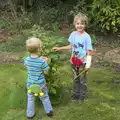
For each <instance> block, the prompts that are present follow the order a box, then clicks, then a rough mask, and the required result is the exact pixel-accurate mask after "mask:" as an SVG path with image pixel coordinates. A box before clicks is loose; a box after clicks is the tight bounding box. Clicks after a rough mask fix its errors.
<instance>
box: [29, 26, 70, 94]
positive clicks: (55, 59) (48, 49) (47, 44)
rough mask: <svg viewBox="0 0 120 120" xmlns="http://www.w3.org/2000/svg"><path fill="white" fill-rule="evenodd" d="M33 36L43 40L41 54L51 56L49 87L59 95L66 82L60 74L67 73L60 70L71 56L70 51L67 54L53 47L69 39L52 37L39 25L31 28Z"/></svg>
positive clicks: (47, 77)
mask: <svg viewBox="0 0 120 120" xmlns="http://www.w3.org/2000/svg"><path fill="white" fill-rule="evenodd" d="M31 34H32V36H35V37H38V38H40V39H41V40H42V42H43V46H42V50H41V52H40V55H43V56H47V57H48V58H49V62H48V64H49V66H50V70H49V74H48V75H47V76H46V80H47V84H48V88H49V91H50V93H51V94H53V95H57V93H58V92H59V90H60V88H61V87H62V85H63V84H64V81H62V80H61V79H60V76H61V75H62V76H64V75H65V73H61V72H59V70H60V66H62V65H63V64H66V60H67V59H68V57H69V53H66V55H63V54H61V52H55V51H53V50H52V47H53V46H55V45H65V44H66V43H67V40H65V38H64V37H59V36H55V37H51V36H49V37H48V35H47V33H45V32H44V29H43V28H42V27H39V26H36V25H35V26H33V28H32V30H31Z"/></svg>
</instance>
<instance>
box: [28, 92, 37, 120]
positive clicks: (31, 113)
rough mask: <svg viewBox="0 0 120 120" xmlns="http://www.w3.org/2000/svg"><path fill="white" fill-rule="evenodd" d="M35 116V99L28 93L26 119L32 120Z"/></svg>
mask: <svg viewBox="0 0 120 120" xmlns="http://www.w3.org/2000/svg"><path fill="white" fill-rule="evenodd" d="M34 115H35V97H34V95H33V94H32V93H28V103H27V117H28V118H32V117H33V116H34Z"/></svg>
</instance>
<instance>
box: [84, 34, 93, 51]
mask: <svg viewBox="0 0 120 120" xmlns="http://www.w3.org/2000/svg"><path fill="white" fill-rule="evenodd" d="M86 49H87V50H93V48H92V41H91V37H90V36H89V35H88V36H87V42H86Z"/></svg>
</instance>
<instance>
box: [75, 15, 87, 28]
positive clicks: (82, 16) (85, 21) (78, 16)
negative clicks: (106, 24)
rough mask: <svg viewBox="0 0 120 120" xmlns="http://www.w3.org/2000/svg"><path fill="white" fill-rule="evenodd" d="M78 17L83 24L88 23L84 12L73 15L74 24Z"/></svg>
mask: <svg viewBox="0 0 120 120" xmlns="http://www.w3.org/2000/svg"><path fill="white" fill-rule="evenodd" d="M78 19H80V20H81V22H83V23H84V24H85V26H87V25H88V18H87V16H86V15H85V14H83V13H78V14H77V15H76V16H75V17H74V25H75V23H76V22H77V20H78Z"/></svg>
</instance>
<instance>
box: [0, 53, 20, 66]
mask: <svg viewBox="0 0 120 120" xmlns="http://www.w3.org/2000/svg"><path fill="white" fill-rule="evenodd" d="M21 62H22V57H21V56H20V55H18V54H17V53H8V52H0V64H13V63H21Z"/></svg>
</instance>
